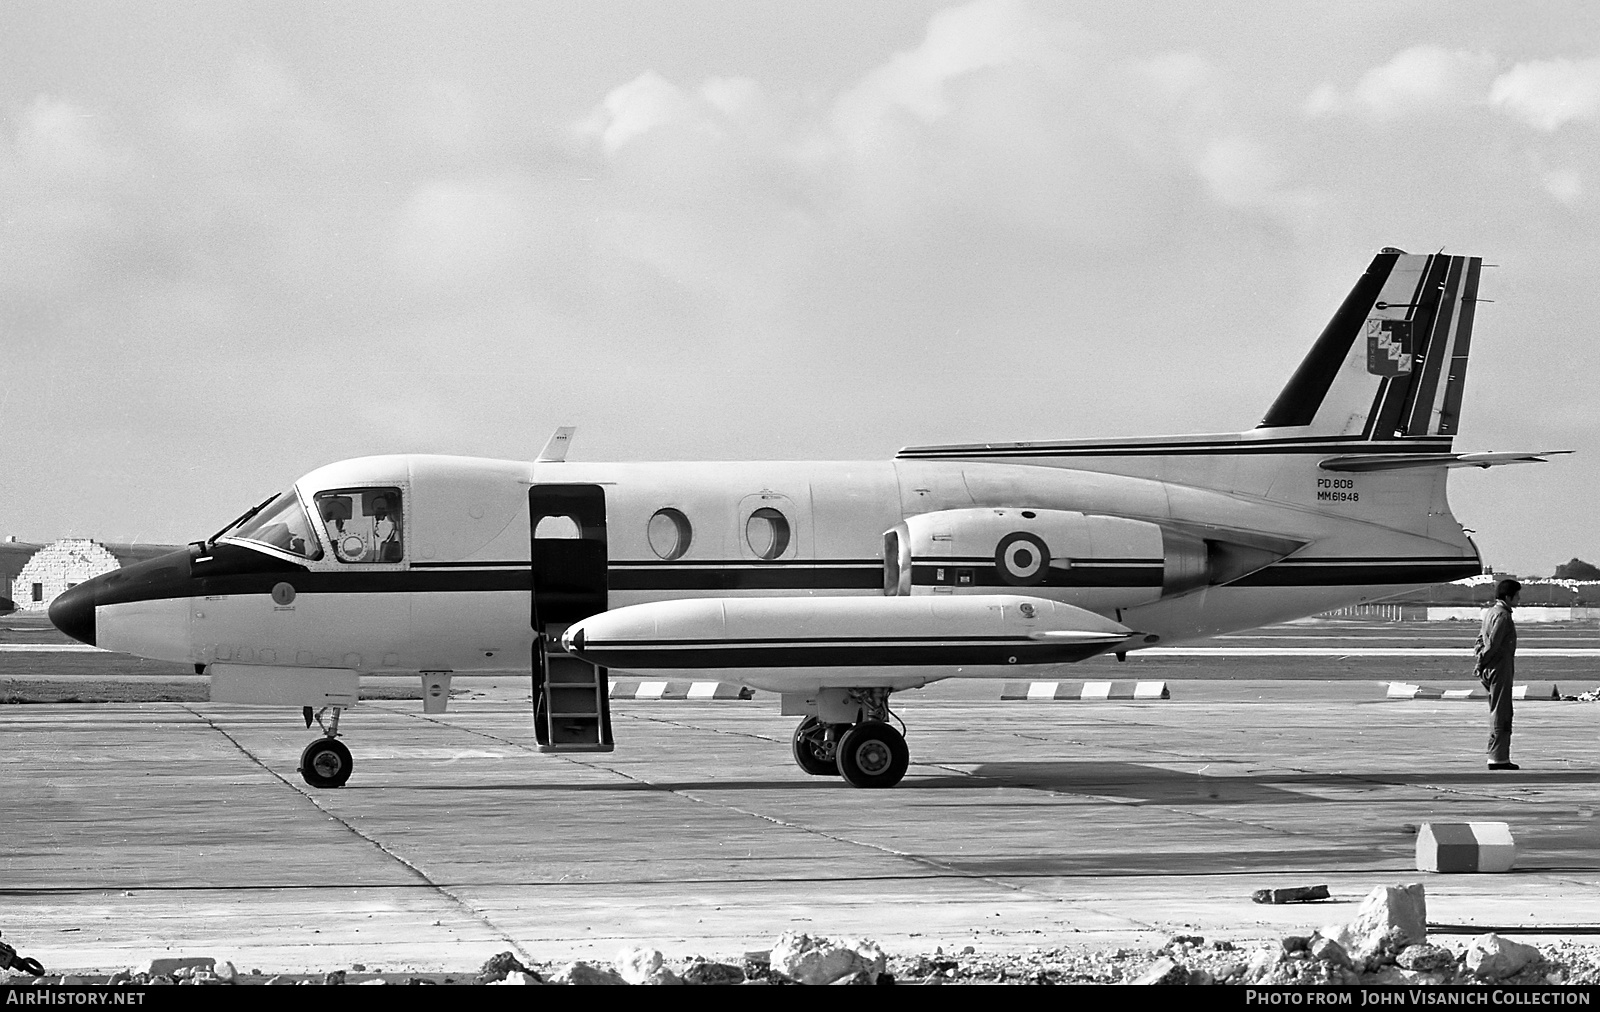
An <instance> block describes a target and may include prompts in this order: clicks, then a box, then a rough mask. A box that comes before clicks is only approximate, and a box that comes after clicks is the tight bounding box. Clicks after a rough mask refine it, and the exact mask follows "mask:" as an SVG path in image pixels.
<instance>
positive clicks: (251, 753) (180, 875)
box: [0, 680, 1600, 972]
mask: <svg viewBox="0 0 1600 1012" xmlns="http://www.w3.org/2000/svg"><path fill="white" fill-rule="evenodd" d="M526 691H527V687H526V683H523V682H520V681H518V682H513V681H511V680H507V681H504V682H500V681H489V682H479V683H477V684H476V685H474V686H473V687H471V688H470V689H469V692H473V693H475V695H469V696H467V697H465V698H458V699H457V700H456V701H454V702H453V703H452V707H451V710H450V712H449V713H446V714H444V715H442V716H424V715H423V714H422V713H421V712H420V710H421V704H420V703H417V702H402V703H363V704H362V705H361V706H360V707H358V708H356V709H355V710H354V711H352V712H350V713H348V714H347V715H346V717H345V721H344V723H343V725H342V730H343V731H344V732H345V739H344V740H345V741H346V743H347V744H348V745H349V746H350V747H351V749H352V751H353V752H354V754H355V764H356V768H355V775H354V777H353V778H352V780H351V781H350V784H349V786H347V787H345V788H343V789H340V790H336V791H314V790H311V789H310V788H308V787H306V786H305V785H304V784H303V783H302V782H301V780H300V778H299V776H298V775H297V774H296V773H295V772H294V769H295V766H296V763H297V758H298V756H299V752H300V749H301V748H302V747H303V746H304V745H305V744H306V742H307V741H309V740H310V735H309V734H308V733H307V732H306V731H305V730H304V727H303V725H302V724H301V722H300V719H299V714H298V713H294V712H287V711H281V710H275V709H268V708H259V707H244V706H219V705H204V704H165V703H163V704H139V705H121V704H105V705H98V706H83V705H48V706H25V707H24V706H18V707H7V708H4V709H3V710H0V725H3V726H0V769H6V770H8V771H11V772H10V773H9V774H8V775H9V776H10V777H11V782H10V783H9V784H8V785H7V789H6V790H5V791H3V792H0V826H4V827H6V828H5V830H4V841H5V844H4V850H3V852H0V930H3V931H4V933H5V934H4V937H5V939H6V941H7V942H9V943H11V944H13V945H15V946H16V947H17V948H18V950H19V951H20V952H22V953H23V954H25V955H31V956H35V957H37V958H39V959H40V960H41V961H42V962H44V963H45V965H46V966H47V967H48V968H49V969H51V970H56V971H60V970H63V969H75V970H115V969H118V968H122V967H133V968H136V969H138V968H143V966H144V965H145V964H147V963H148V961H149V960H150V959H151V958H153V957H156V956H164V955H209V956H214V957H216V958H218V959H231V960H232V961H233V962H235V964H237V965H238V966H239V967H240V969H241V970H246V969H249V968H254V967H259V968H261V969H263V970H265V971H268V972H274V971H284V972H298V971H311V970H324V969H332V968H338V967H343V966H348V965H349V964H350V963H352V962H361V963H365V964H366V965H367V966H368V967H381V968H384V969H386V970H400V969H412V970H419V971H422V970H450V971H457V972H463V971H467V970H471V969H475V968H476V967H477V965H478V964H479V963H481V962H482V960H483V959H485V958H487V957H488V956H489V955H491V954H493V953H495V952H499V951H504V950H507V949H509V950H512V951H514V952H517V953H518V954H519V955H521V956H522V958H524V959H525V960H540V961H551V960H562V959H568V958H601V959H608V958H610V956H611V955H612V954H614V952H615V951H616V949H617V948H618V947H619V946H620V945H622V944H625V943H650V944H653V945H656V946H658V947H660V948H662V949H663V950H664V951H665V952H667V954H668V955H669V957H674V958H682V957H687V956H689V955H692V954H695V953H701V954H704V955H706V956H719V955H720V956H736V955H738V954H739V953H741V952H743V951H744V950H747V949H760V948H767V947H769V946H770V944H771V943H772V941H773V940H774V939H775V938H776V937H777V936H778V934H779V933H781V932H783V931H786V930H801V931H807V932H811V933H814V934H823V935H865V936H868V937H872V938H875V939H877V940H878V941H879V942H880V943H882V944H883V945H884V946H885V948H886V950H887V951H889V952H891V953H895V952H905V953H910V952H917V951H929V952H931V950H932V949H933V948H934V946H936V945H942V946H944V947H945V948H946V949H949V948H950V947H951V946H957V947H960V946H964V945H973V946H975V947H976V948H978V949H979V950H980V951H992V950H1009V949H1017V948H1022V947H1029V948H1032V947H1040V948H1053V947H1057V946H1073V947H1076V946H1085V947H1117V946H1126V945H1145V944H1150V943H1152V942H1158V941H1160V940H1161V939H1163V938H1164V937H1165V936H1166V935H1168V934H1170V933H1174V932H1184V933H1198V934H1203V935H1205V936H1206V937H1207V938H1208V939H1212V938H1226V939H1230V940H1233V941H1235V942H1237V943H1240V944H1245V943H1248V942H1249V941H1251V940H1254V939H1260V938H1267V937H1275V936H1278V935H1281V934H1283V933H1288V932H1297V933H1305V932H1308V931H1309V930H1310V929H1312V928H1315V927H1318V926H1320V925H1322V924H1326V923H1330V922H1335V921H1339V920H1344V919H1348V918H1349V917H1351V916H1352V915H1353V914H1354V911H1355V908H1356V905H1357V904H1358V903H1359V902H1360V900H1361V898H1362V897H1363V896H1364V895H1365V894H1366V893H1367V892H1368V891H1369V890H1370V889H1371V888H1372V887H1374V886H1377V885H1386V884H1394V883H1400V882H1409V881H1418V880H1421V881H1424V882H1426V884H1427V889H1428V900H1429V919H1430V921H1433V922H1435V923H1450V924H1475V925H1483V926H1494V927H1500V928H1505V927H1511V928H1515V927H1518V926H1521V927H1539V928H1547V929H1548V928H1551V927H1556V926H1560V925H1567V926H1588V925H1600V888H1597V883H1600V823H1597V822H1596V819H1595V810H1596V804H1595V802H1594V801H1593V800H1592V796H1593V785H1594V781H1595V779H1596V770H1597V767H1600V760H1597V759H1596V758H1595V756H1594V754H1593V744H1592V743H1593V724H1594V720H1595V711H1592V710H1591V709H1590V708H1589V707H1588V706H1586V705H1583V704H1574V703H1567V704H1559V703H1553V704H1539V705H1535V704H1529V705H1526V706H1519V708H1518V711H1517V736H1516V749H1517V755H1516V758H1517V759H1518V761H1519V762H1521V763H1522V764H1523V770H1522V771H1521V772H1519V773H1514V774H1504V773H1498V774H1491V773H1489V772H1487V771H1485V770H1484V769H1483V765H1482V764H1483V755H1482V750H1483V743H1484V738H1485V731H1486V728H1485V720H1484V718H1485V713H1484V712H1483V710H1484V708H1483V707H1482V706H1481V704H1471V703H1456V702H1430V701H1411V702H1404V703H1386V702H1383V701H1381V696H1379V695H1378V694H1377V693H1376V692H1374V691H1373V690H1372V688H1371V687H1370V686H1369V687H1368V688H1367V689H1366V694H1365V695H1364V698H1362V699H1349V698H1344V699H1341V698H1329V699H1307V698H1303V697H1301V698H1289V699H1284V700H1281V701H1276V702H1274V701H1270V700H1268V701H1259V702H1252V703H1251V705H1248V706H1242V705H1237V702H1236V701H1227V700H1219V701H1188V702H1186V701H1184V699H1183V698H1182V696H1181V695H1180V696H1179V697H1178V698H1175V699H1174V700H1172V701H1170V702H1153V703H1119V702H1102V703H1056V704H1026V703H1023V704H1017V703H1005V704H1002V703H999V702H994V701H973V702H966V701H960V700H956V701H939V700H927V699H924V700H918V699H917V698H915V695H914V694H908V695H907V696H906V697H904V702H903V703H901V704H900V705H899V706H898V708H897V709H898V710H899V712H900V714H901V716H902V717H903V718H904V719H905V720H906V722H907V724H908V725H909V728H910V734H909V736H908V741H909V743H910V746H911V750H912V761H913V764H912V767H911V772H910V774H909V776H908V777H907V779H906V781H905V782H904V783H903V784H902V785H901V786H900V787H898V788H895V789H893V790H890V791H858V790H852V789H849V788H847V787H845V786H844V785H843V784H842V783H840V782H839V781H837V780H835V779H833V778H815V777H809V776H807V775H805V774H804V773H802V772H800V771H799V770H798V769H797V768H796V767H795V766H794V765H793V763H792V761H791V759H790V756H789V733H790V731H791V730H792V725H793V724H794V719H793V718H785V717H780V716H778V715H777V712H776V705H775V702H776V701H775V700H768V701H765V702H763V701H755V702H718V703H685V702H634V703H626V704H623V703H619V704H617V705H616V707H615V713H614V720H615V725H616V735H617V740H618V741H619V743H620V744H619V748H618V750H617V751H616V752H614V753H611V754H609V755H591V756H577V757H558V756H545V755H539V754H536V753H535V752H534V751H533V740H532V738H533V735H532V727H531V720H530V718H529V713H528V709H527V704H526V700H525V696H526ZM1428 821H1437V822H1443V821H1451V822H1465V821H1504V822H1508V823H1510V825H1511V828H1512V831H1513V833H1514V834H1515V835H1516V839H1517V843H1518V861H1517V870H1515V871H1513V872H1511V873H1509V874H1503V875H1426V874H1423V873H1419V872H1417V871H1415V870H1414V868H1415V861H1414V846H1415V835H1414V834H1415V827H1416V826H1417V825H1419V824H1420V823H1422V822H1428ZM1318 883H1326V884H1327V885H1328V886H1329V887H1330V889H1331V890H1332V893H1333V896H1334V899H1333V901H1331V902H1324V903H1317V904H1310V905H1286V906H1277V907H1274V906H1262V905H1257V904H1254V903H1252V902H1251V901H1250V893H1251V892H1252V891H1253V890H1255V889H1260V888H1270V887H1285V886H1296V885H1312V884H1318ZM1505 933H1506V934H1508V935H1510V936H1511V937H1514V938H1518V939H1519V940H1522V941H1529V942H1533V943H1534V944H1539V945H1545V944H1548V943H1549V942H1551V941H1552V940H1553V939H1552V937H1551V936H1548V935H1519V934H1518V933H1517V932H1516V931H1515V930H1511V931H1508V932H1505ZM1445 940H1446V941H1453V942H1454V943H1455V944H1457V945H1460V944H1462V943H1463V942H1464V939H1462V938H1448V939H1445ZM1574 940H1576V941H1579V942H1584V941H1591V940H1600V939H1596V938H1595V936H1590V935H1576V936H1574Z"/></svg>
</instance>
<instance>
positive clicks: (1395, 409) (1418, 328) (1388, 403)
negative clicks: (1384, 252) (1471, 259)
mask: <svg viewBox="0 0 1600 1012" xmlns="http://www.w3.org/2000/svg"><path fill="white" fill-rule="evenodd" d="M1450 260H1451V258H1450V257H1445V256H1440V255H1439V254H1437V253H1435V254H1432V255H1430V256H1429V257H1428V264H1427V267H1426V268H1424V270H1423V272H1422V279H1421V281H1420V282H1418V285H1417V293H1416V294H1415V295H1413V296H1412V298H1411V301H1412V303H1413V305H1412V306H1411V308H1410V309H1408V310H1406V318H1407V319H1409V320H1410V321H1411V340H1412V348H1411V351H1412V354H1413V355H1414V354H1416V353H1417V352H1418V351H1419V350H1420V349H1421V347H1422V345H1424V344H1426V343H1427V341H1428V339H1429V337H1430V336H1431V335H1432V333H1433V322H1434V320H1436V319H1437V318H1438V315H1439V303H1440V300H1441V298H1442V296H1443V294H1444V293H1443V291H1442V290H1441V289H1442V286H1443V285H1444V278H1445V274H1446V272H1447V271H1448V270H1449V268H1450ZM1418 378H1419V377H1418V370H1417V368H1416V362H1415V360H1414V359H1413V361H1412V367H1411V372H1409V373H1407V374H1406V375H1404V376H1397V377H1395V378H1393V379H1391V380H1390V381H1389V382H1388V383H1387V384H1386V385H1385V387H1384V398H1383V406H1382V407H1381V408H1380V409H1379V410H1378V414H1377V417H1376V418H1375V419H1372V430H1371V431H1372V433H1373V434H1374V435H1377V436H1381V437H1382V438H1384V439H1389V438H1392V437H1394V436H1397V435H1399V434H1400V433H1399V429H1400V415H1401V412H1402V407H1403V405H1404V404H1405V402H1406V398H1407V397H1408V396H1409V394H1410V393H1411V388H1412V387H1414V386H1416V383H1417V380H1418Z"/></svg>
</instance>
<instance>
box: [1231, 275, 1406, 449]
mask: <svg viewBox="0 0 1600 1012" xmlns="http://www.w3.org/2000/svg"><path fill="white" fill-rule="evenodd" d="M1399 259H1400V254H1398V253H1379V254H1378V255H1377V256H1375V257H1373V258H1372V264H1371V266H1369V267H1368V268H1367V271H1366V273H1365V274H1363V275H1361V278H1360V279H1359V280H1358V281H1357V282H1356V283H1355V287H1353V288H1351V289H1350V294H1349V295H1346V296H1345V299H1344V302H1342V303H1340V304H1339V308H1338V310H1337V311H1336V312H1335V313H1334V314H1333V318H1332V319H1330V320H1329V321H1328V325H1327V326H1326V327H1324V328H1323V329H1322V333H1321V334H1319V335H1318V336H1317V340H1316V343H1315V344H1313V345H1312V346H1311V350H1310V351H1309V352H1307V353H1306V357H1305V359H1304V360H1302V361H1301V363H1300V366H1299V367H1298V368H1297V369H1295V371H1294V375H1292V376H1290V377H1289V382H1288V383H1287V384H1286V385H1285V386H1284V388H1283V390H1282V392H1280V393H1279V394H1278V397H1277V399H1276V400H1274V401H1273V402H1272V406H1271V407H1269V408H1268V409H1267V413H1266V415H1265V416H1264V417H1263V418H1262V419H1261V424H1260V425H1259V426H1257V428H1262V429H1269V428H1282V427H1285V426H1290V425H1310V424H1311V422H1312V420H1313V419H1315V418H1316V417H1317V409H1318V408H1320V407H1322V401H1323V399H1324V398H1325V397H1327V396H1328V390H1329V388H1330V387H1332V386H1333V380H1334V377H1335V376H1337V375H1338V373H1339V368H1340V366H1342V365H1344V360H1345V359H1346V358H1347V357H1348V356H1349V354H1350V348H1351V347H1352V346H1353V345H1354V344H1355V341H1356V338H1357V336H1359V335H1360V334H1361V332H1362V324H1363V323H1364V322H1365V321H1366V318H1367V312H1368V311H1369V310H1370V309H1371V308H1372V304H1373V303H1374V302H1376V301H1378V295H1379V293H1381V292H1382V291H1383V286H1384V285H1385V284H1386V283H1387V282H1388V280H1389V275H1390V274H1391V273H1393V271H1394V265H1395V263H1396V262H1397V261H1399Z"/></svg>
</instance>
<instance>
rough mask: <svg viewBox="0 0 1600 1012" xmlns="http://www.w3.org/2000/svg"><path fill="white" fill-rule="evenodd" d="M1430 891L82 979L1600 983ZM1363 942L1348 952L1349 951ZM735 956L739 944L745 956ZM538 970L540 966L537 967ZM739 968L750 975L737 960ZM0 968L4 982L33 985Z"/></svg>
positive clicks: (1589, 962)
mask: <svg viewBox="0 0 1600 1012" xmlns="http://www.w3.org/2000/svg"><path fill="white" fill-rule="evenodd" d="M1424 911H1425V903H1424V897H1423V894H1422V887H1421V886H1417V885H1412V886H1393V887H1385V888H1379V889H1376V890H1374V891H1373V892H1372V893H1371V894H1370V895H1369V896H1368V897H1367V898H1366V899H1365V900H1364V901H1363V903H1362V904H1361V906H1360V908H1359V910H1358V911H1357V912H1356V915H1355V917H1354V918H1353V919H1352V920H1351V921H1350V922H1349V923H1346V924H1338V925H1331V926H1329V927H1324V928H1322V929H1320V930H1318V931H1314V932H1310V933H1304V931H1305V929H1301V930H1300V931H1294V932H1288V933H1285V934H1283V935H1280V936H1278V937H1275V938H1259V937H1257V938H1248V939H1237V940H1234V939H1207V938H1204V937H1202V936H1200V935H1198V934H1189V933H1174V934H1168V935H1167V936H1166V937H1165V939H1164V940H1160V941H1152V943H1151V944H1150V945H1149V946H1148V947H1145V948H1137V949H1136V948H1117V949H1100V950H1097V949H1093V948H1089V947H1081V946H1075V947H1055V948H1049V947H1039V948H1030V949H1024V950H1020V951H1012V952H993V951H985V952H979V951H977V948H976V947H975V946H971V945H965V946H963V945H956V946H950V947H949V951H946V949H945V948H941V947H934V949H933V951H932V953H928V952H926V951H924V952H921V953H917V952H911V953H897V954H894V955H889V954H886V953H885V952H884V951H883V950H882V949H881V948H880V947H879V946H878V945H877V944H876V943H874V942H871V941H865V940H861V939H852V938H837V939H829V938H824V937H820V936H815V935H808V934H803V933H798V932H791V933H785V934H784V935H782V936H780V937H778V938H777V939H776V940H774V941H773V942H772V943H771V945H772V948H771V949H756V950H750V951H746V952H744V953H743V957H742V960H734V961H730V962H719V961H716V960H714V959H710V958H706V957H704V956H699V955H696V956H693V957H690V958H687V959H683V958H681V957H680V958H673V957H672V956H671V955H669V954H666V953H663V952H662V951H661V950H659V949H656V948H655V947H653V946H650V945H630V946H625V947H623V948H622V949H621V950H620V951H618V953H617V955H616V957H615V959H614V961H613V963H612V964H610V965H608V964H604V963H594V962H587V961H576V962H571V963H566V964H564V965H559V966H558V965H554V964H549V963H534V964H533V965H528V964H525V963H524V962H523V961H522V960H520V959H519V958H518V957H517V956H516V955H515V954H514V953H512V952H502V953H499V954H497V955H495V956H492V957H490V958H489V959H488V960H487V961H485V963H484V964H483V966H482V968H481V969H480V971H479V972H478V973H477V974H476V975H472V974H454V975H446V974H443V973H438V972H432V973H426V974H421V973H418V972H416V971H414V970H413V971H408V970H406V969H404V968H401V969H396V970H393V971H392V974H391V978H390V979H385V978H384V977H383V976H382V971H379V970H373V971H372V972H367V971H366V970H365V967H364V966H363V968H362V969H356V966H357V964H354V963H351V964H349V966H350V969H349V970H333V971H330V972H326V973H322V972H310V971H306V972H295V973H282V974H278V975H276V976H272V977H270V978H268V977H266V976H264V975H262V974H261V973H260V972H259V971H252V972H251V973H250V974H248V975H247V974H242V973H240V972H239V971H238V969H237V967H236V965H235V964H234V963H233V962H231V961H229V960H225V959H224V960H213V959H200V958H189V957H176V958H163V959H160V960H156V961H154V962H152V963H151V964H150V968H151V970H160V971H164V972H160V973H151V972H137V971H134V970H121V971H117V972H115V973H111V974H105V973H104V972H103V971H102V972H99V973H94V974H86V973H83V972H82V971H79V973H80V975H79V976H76V977H68V978H60V977H54V976H52V977H50V978H46V982H50V983H54V982H56V981H58V980H61V979H68V980H80V981H83V982H85V983H89V984H101V983H105V984H110V985H114V986H152V985H170V984H178V985H181V986H211V987H217V986H239V985H261V984H273V985H283V984H299V985H306V984H321V983H329V984H332V983H345V984H361V985H377V984H385V983H388V984H399V983H402V982H403V983H405V984H410V985H419V984H427V985H433V984H452V983H479V984H491V985H495V986H530V985H538V984H544V983H550V984H627V983H634V984H642V985H652V984H688V985H707V984H716V985H725V986H748V985H771V984H813V985H818V984H821V985H831V986H862V985H883V984H892V983H899V984H922V985H944V984H984V983H987V984H1033V985H1047V984H1123V983H1126V984H1143V985H1168V986H1170V985H1188V986H1204V985H1209V984H1224V985H1241V984H1264V985H1302V986H1304V985H1312V986H1327V985H1352V984H1378V985H1383V984H1387V985H1404V986H1411V987H1417V986H1437V985H1462V984H1469V985H1471V984H1476V985H1484V984H1496V985H1504V984H1512V985H1516V984H1569V985H1575V986H1596V985H1600V949H1597V948H1593V947H1586V946H1579V945H1576V944H1574V943H1571V942H1557V943H1555V944H1553V945H1552V946H1550V947H1549V948H1548V949H1547V950H1546V951H1541V950H1540V949H1538V948H1535V947H1534V946H1531V945H1525V944H1522V943H1519V942H1516V941H1514V940H1512V939H1509V938H1504V937H1501V936H1499V935H1496V934H1492V933H1491V934H1484V935H1481V936H1478V937H1477V938H1474V939H1472V940H1471V941H1470V943H1469V944H1465V945H1464V946H1463V945H1460V944H1458V945H1457V946H1455V947H1452V945H1450V944H1445V942H1444V941H1441V940H1430V939H1429V938H1428V937H1427V936H1426V933H1425V927H1426V920H1425V919H1424ZM1341 939H1345V940H1348V941H1349V943H1350V945H1351V946H1357V947H1358V948H1356V949H1354V950H1353V951H1352V949H1351V948H1347V946H1346V942H1345V941H1342V940H1341ZM736 951H737V950H736ZM530 962H531V961H530ZM741 962H742V964H743V965H742V967H741V966H740V965H739V963H741ZM34 979H35V978H32V977H24V976H23V975H22V974H20V973H16V972H7V971H3V970H0V983H5V982H21V981H32V980H34Z"/></svg>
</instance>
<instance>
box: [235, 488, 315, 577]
mask: <svg viewBox="0 0 1600 1012" xmlns="http://www.w3.org/2000/svg"><path fill="white" fill-rule="evenodd" d="M223 536H225V537H229V538H238V539H239V540H241V541H254V542H255V543H256V544H259V545H266V546H267V547H269V548H276V549H278V550H279V551H281V552H288V553H289V554H290V555H298V556H300V557H301V558H302V559H310V560H312V561H316V560H317V559H320V558H322V545H321V543H320V542H318V541H317V536H316V535H315V534H313V533H311V522H310V520H308V519H307V517H306V511H305V507H304V506H301V505H300V497H299V496H298V495H296V494H295V491H294V489H292V488H291V489H290V490H289V491H287V492H285V493H283V494H282V495H280V496H278V497H277V498H276V499H273V500H272V501H271V502H268V503H267V504H266V505H264V506H262V507H260V508H259V509H257V510H256V511H255V512H254V513H253V514H249V515H246V517H245V518H244V521H243V522H242V523H239V524H238V525H237V526H235V527H234V528H233V529H232V530H228V531H225V532H223Z"/></svg>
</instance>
